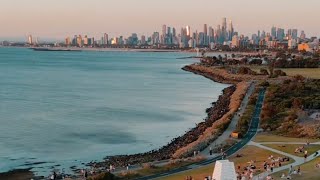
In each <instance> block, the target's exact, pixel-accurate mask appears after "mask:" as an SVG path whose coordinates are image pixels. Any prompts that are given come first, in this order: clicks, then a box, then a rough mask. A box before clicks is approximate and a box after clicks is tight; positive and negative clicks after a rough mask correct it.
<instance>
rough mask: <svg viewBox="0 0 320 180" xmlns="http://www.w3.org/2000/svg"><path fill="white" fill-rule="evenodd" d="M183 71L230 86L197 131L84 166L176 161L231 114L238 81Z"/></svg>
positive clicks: (189, 67) (187, 68)
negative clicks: (154, 147)
mask: <svg viewBox="0 0 320 180" xmlns="http://www.w3.org/2000/svg"><path fill="white" fill-rule="evenodd" d="M182 69H183V70H185V71H188V72H192V73H194V74H197V75H202V76H204V77H206V78H208V79H210V80H213V81H215V82H219V83H224V84H231V86H229V87H227V88H225V89H223V91H222V94H221V95H220V96H219V97H218V100H217V101H216V102H212V105H211V107H209V108H207V109H206V113H207V117H206V118H205V120H204V121H202V122H200V123H198V124H197V125H196V127H194V128H192V129H191V130H189V131H188V132H186V133H185V134H183V135H181V136H179V137H177V138H174V139H172V140H171V142H169V143H168V144H167V145H165V146H163V147H161V148H160V149H157V150H152V151H149V152H145V153H139V154H132V155H116V156H107V157H105V158H104V161H102V162H90V163H88V164H87V165H88V166H91V167H94V168H97V169H100V170H105V169H108V168H109V166H110V165H113V166H115V167H117V168H125V167H126V166H127V165H128V164H130V165H141V164H143V163H150V162H155V161H163V160H170V159H175V157H174V155H175V153H176V152H177V151H178V150H179V149H182V148H186V147H187V146H188V145H189V144H191V143H193V142H195V141H197V140H198V138H199V137H200V136H201V135H203V133H204V132H205V131H206V130H207V129H209V128H211V127H212V125H213V124H214V123H215V122H216V121H218V120H220V119H221V118H222V117H223V116H225V115H226V114H227V113H228V112H229V111H230V107H229V105H230V102H231V97H232V95H233V94H234V93H235V91H236V90H237V86H236V84H237V83H238V82H240V81H239V80H235V79H232V78H226V77H224V76H223V75H220V74H219V73H208V72H206V71H201V70H199V69H195V68H192V65H187V66H185V67H183V68H182ZM199 150H201V149H199ZM192 154H193V150H192V151H190V152H188V153H186V154H185V155H184V157H188V156H192ZM75 172H78V170H75ZM0 175H1V173H0ZM2 175H3V176H4V177H9V176H11V177H24V176H25V175H28V177H32V176H33V174H32V172H31V171H29V170H26V171H22V172H21V171H12V172H8V173H2ZM0 177H1V176H0ZM33 178H34V177H33ZM0 179H1V178H0ZM14 179H15V178H14Z"/></svg>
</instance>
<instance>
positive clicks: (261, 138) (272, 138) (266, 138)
mask: <svg viewBox="0 0 320 180" xmlns="http://www.w3.org/2000/svg"><path fill="white" fill-rule="evenodd" d="M307 140H308V141H309V142H318V141H319V140H318V139H303V138H290V137H284V136H276V135H271V134H266V133H263V134H257V135H256V137H255V138H254V139H253V141H254V142H259V143H263V142H307Z"/></svg>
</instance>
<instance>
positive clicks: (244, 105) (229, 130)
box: [200, 82, 256, 158]
mask: <svg viewBox="0 0 320 180" xmlns="http://www.w3.org/2000/svg"><path fill="white" fill-rule="evenodd" d="M255 86H256V84H255V83H253V82H252V83H251V84H250V86H249V88H248V90H247V93H246V95H245V97H244V98H243V100H242V102H241V105H240V108H239V110H238V111H237V112H236V113H237V114H243V113H244V112H245V110H246V108H247V106H248V102H249V98H250V96H251V95H252V93H253V91H254V89H255ZM239 119H240V116H237V115H235V116H233V118H232V120H231V122H230V124H229V126H228V128H227V129H226V130H225V131H224V132H223V133H222V135H220V136H219V137H218V138H217V139H216V140H215V141H214V142H213V143H211V144H210V145H209V146H208V147H207V148H206V149H204V150H203V151H201V152H200V155H202V156H204V157H207V158H211V157H212V156H210V154H209V152H210V147H211V148H212V149H213V148H214V147H215V146H217V145H220V144H223V143H224V142H225V141H226V140H228V139H229V138H230V134H231V133H232V132H233V131H234V130H235V129H236V126H237V124H238V121H239ZM215 155H216V156H217V154H215ZM213 156H214V155H213Z"/></svg>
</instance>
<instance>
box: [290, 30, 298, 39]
mask: <svg viewBox="0 0 320 180" xmlns="http://www.w3.org/2000/svg"><path fill="white" fill-rule="evenodd" d="M291 36H292V39H297V38H298V29H292V34H291Z"/></svg>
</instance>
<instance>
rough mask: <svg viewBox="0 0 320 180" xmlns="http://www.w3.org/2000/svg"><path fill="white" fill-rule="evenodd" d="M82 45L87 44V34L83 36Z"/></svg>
mask: <svg viewBox="0 0 320 180" xmlns="http://www.w3.org/2000/svg"><path fill="white" fill-rule="evenodd" d="M83 45H85V46H88V36H87V35H85V36H84V38H83Z"/></svg>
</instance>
